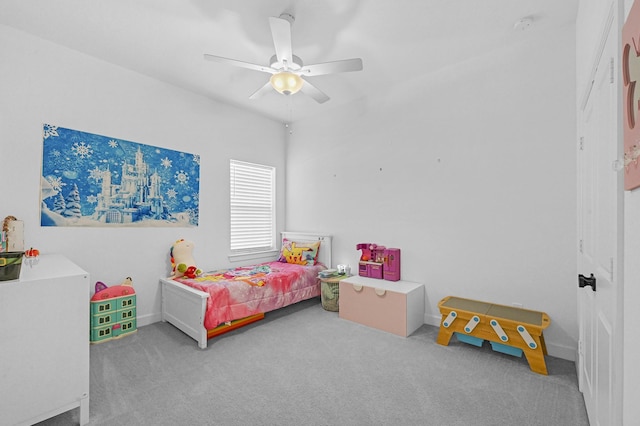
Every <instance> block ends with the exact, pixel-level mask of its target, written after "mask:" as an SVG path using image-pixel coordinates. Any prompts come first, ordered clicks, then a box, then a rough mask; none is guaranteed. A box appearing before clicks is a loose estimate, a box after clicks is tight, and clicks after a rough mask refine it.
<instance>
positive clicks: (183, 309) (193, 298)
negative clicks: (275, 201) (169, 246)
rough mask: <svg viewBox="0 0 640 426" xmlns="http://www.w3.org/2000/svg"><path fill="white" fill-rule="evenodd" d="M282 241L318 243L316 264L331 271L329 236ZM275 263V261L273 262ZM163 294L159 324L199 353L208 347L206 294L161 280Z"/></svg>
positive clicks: (284, 234)
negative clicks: (191, 343)
mask: <svg viewBox="0 0 640 426" xmlns="http://www.w3.org/2000/svg"><path fill="white" fill-rule="evenodd" d="M282 238H287V239H289V240H294V241H321V245H320V252H319V254H318V262H321V263H323V264H324V265H326V266H327V268H331V243H332V241H331V236H330V235H322V234H311V233H302V232H282ZM274 260H275V259H274ZM160 289H161V293H162V321H163V322H169V323H171V324H173V325H174V326H175V327H176V328H178V329H180V330H182V332H184V333H185V334H186V335H188V336H189V337H191V338H193V339H195V340H196V341H197V342H198V346H199V347H200V348H202V349H205V348H206V347H207V329H206V328H205V327H204V316H205V311H206V309H207V298H208V297H209V293H205V292H203V291H200V290H196V289H194V288H191V287H189V286H186V285H184V284H181V283H179V282H178V281H174V280H172V279H171V278H160Z"/></svg>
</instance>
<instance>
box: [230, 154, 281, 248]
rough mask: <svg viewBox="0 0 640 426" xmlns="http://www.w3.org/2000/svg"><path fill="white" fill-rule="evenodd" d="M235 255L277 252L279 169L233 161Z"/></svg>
mask: <svg viewBox="0 0 640 426" xmlns="http://www.w3.org/2000/svg"><path fill="white" fill-rule="evenodd" d="M229 171H230V182H231V197H230V205H231V230H230V231H231V247H230V248H231V252H232V254H245V253H253V252H261V251H269V250H275V249H276V246H275V240H276V238H275V235H276V219H275V192H276V191H275V180H276V179H275V177H276V169H275V167H271V166H264V165H261V164H252V163H245V162H242V161H236V160H231V162H230V167H229Z"/></svg>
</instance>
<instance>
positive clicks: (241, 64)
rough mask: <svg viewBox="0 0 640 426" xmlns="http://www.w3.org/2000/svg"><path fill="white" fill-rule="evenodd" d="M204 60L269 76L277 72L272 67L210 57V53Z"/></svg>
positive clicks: (206, 54) (220, 57)
mask: <svg viewBox="0 0 640 426" xmlns="http://www.w3.org/2000/svg"><path fill="white" fill-rule="evenodd" d="M204 58H205V59H206V60H208V61H213V62H218V63H221V64H228V65H233V66H235V67H240V68H247V69H250V70H254V71H262V72H266V73H269V74H275V73H276V72H277V71H276V70H274V69H273V68H271V67H267V66H265V65H258V64H252V63H250V62H243V61H238V60H235V59H229V58H223V57H222V56H215V55H209V54H208V53H205V54H204Z"/></svg>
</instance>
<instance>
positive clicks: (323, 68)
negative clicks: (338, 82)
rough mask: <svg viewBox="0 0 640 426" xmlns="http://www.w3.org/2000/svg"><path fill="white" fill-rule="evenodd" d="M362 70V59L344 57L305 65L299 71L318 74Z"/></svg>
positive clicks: (308, 74) (310, 74)
mask: <svg viewBox="0 0 640 426" xmlns="http://www.w3.org/2000/svg"><path fill="white" fill-rule="evenodd" d="M351 71H362V59H360V58H353V59H344V60H342V61H334V62H324V63H321V64H313V65H305V66H304V67H302V68H301V69H300V71H298V73H299V74H300V75H304V76H310V77H313V76H316V75H325V74H335V73H339V72H351Z"/></svg>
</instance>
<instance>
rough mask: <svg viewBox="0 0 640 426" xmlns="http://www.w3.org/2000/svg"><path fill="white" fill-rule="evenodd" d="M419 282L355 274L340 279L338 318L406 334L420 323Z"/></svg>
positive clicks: (421, 311)
mask: <svg viewBox="0 0 640 426" xmlns="http://www.w3.org/2000/svg"><path fill="white" fill-rule="evenodd" d="M424 292H425V289H424V285H423V284H419V283H414V282H409V281H386V280H379V279H375V278H366V277H361V276H359V275H357V276H353V277H348V278H345V279H343V280H342V281H340V314H339V316H340V318H344V319H346V320H350V321H354V322H357V323H360V324H364V325H366V326H369V327H373V328H377V329H379V330H383V331H386V332H389V333H393V334H397V335H399V336H403V337H407V336H409V335H410V334H411V333H413V332H414V331H416V330H417V329H418V328H419V327H420V326H421V325H422V324H424V298H425V295H424Z"/></svg>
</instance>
